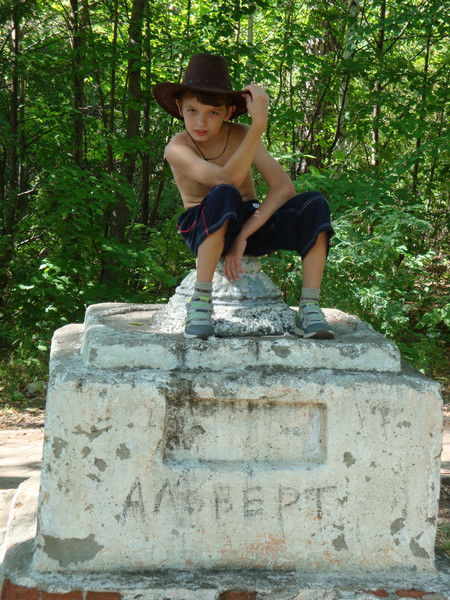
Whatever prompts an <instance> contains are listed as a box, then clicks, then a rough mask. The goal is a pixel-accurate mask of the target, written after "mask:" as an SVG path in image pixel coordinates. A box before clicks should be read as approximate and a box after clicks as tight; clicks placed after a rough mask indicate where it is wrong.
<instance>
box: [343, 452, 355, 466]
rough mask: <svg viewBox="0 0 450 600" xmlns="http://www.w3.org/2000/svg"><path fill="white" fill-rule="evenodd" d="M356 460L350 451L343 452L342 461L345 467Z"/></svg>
mask: <svg viewBox="0 0 450 600" xmlns="http://www.w3.org/2000/svg"><path fill="white" fill-rule="evenodd" d="M355 462H356V460H355V458H354V456H353V454H352V453H351V452H344V463H345V466H346V467H351V466H352V465H354V464H355Z"/></svg>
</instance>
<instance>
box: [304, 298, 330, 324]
mask: <svg viewBox="0 0 450 600" xmlns="http://www.w3.org/2000/svg"><path fill="white" fill-rule="evenodd" d="M298 312H299V316H300V318H301V319H302V320H303V319H304V320H305V322H306V323H308V325H312V324H313V323H323V322H326V321H325V315H324V314H323V312H322V309H321V308H320V306H319V305H318V304H316V303H315V302H311V303H310V302H308V303H307V304H306V303H305V304H302V305H301V306H300V308H299V311H298Z"/></svg>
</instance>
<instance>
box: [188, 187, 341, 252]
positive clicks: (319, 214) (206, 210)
mask: <svg viewBox="0 0 450 600" xmlns="http://www.w3.org/2000/svg"><path fill="white" fill-rule="evenodd" d="M258 206H259V202H258V200H249V201H247V202H243V201H242V196H241V194H240V192H239V190H238V189H237V188H235V187H233V186H232V185H226V184H221V185H217V186H215V187H214V188H212V190H211V191H210V192H209V193H208V194H207V195H206V196H205V197H204V198H203V200H202V201H201V203H200V204H199V205H197V206H192V207H191V208H188V209H187V210H185V211H184V212H183V213H181V215H179V217H178V220H177V229H178V233H179V234H180V235H182V236H183V239H184V241H185V243H186V244H187V246H188V247H189V248H190V249H191V251H192V252H193V254H195V256H197V252H198V247H199V246H200V244H201V243H202V242H203V241H204V239H205V238H206V236H208V235H210V234H211V233H214V231H217V230H218V229H220V228H221V227H222V225H223V224H224V222H225V221H226V220H227V219H229V224H228V228H227V231H226V234H225V244H224V249H223V252H222V256H224V255H225V254H226V253H227V252H228V250H229V248H230V246H231V245H232V243H233V241H234V240H235V238H236V236H237V235H238V233H239V232H240V231H241V228H242V225H243V224H244V223H245V221H246V220H247V219H248V218H249V217H251V215H252V214H253V213H254V212H255V211H256V209H257V208H258ZM321 231H326V232H327V234H328V235H327V242H328V243H327V256H328V252H329V249H330V239H331V236H332V235H333V234H334V230H333V227H332V226H331V217H330V209H329V206H328V202H327V199H326V198H325V196H324V195H323V194H322V193H321V192H316V191H308V192H302V193H301V194H297V195H296V196H294V197H293V198H291V199H290V200H288V201H287V202H285V204H283V205H282V206H281V207H280V208H279V209H278V210H276V211H275V212H274V213H273V215H271V216H270V217H269V219H268V220H267V221H266V222H265V223H264V225H262V226H261V227H260V228H259V229H258V230H257V231H255V232H254V233H252V235H250V236H249V237H248V239H247V246H246V248H245V252H244V254H248V255H250V256H262V255H264V254H270V253H271V252H273V251H274V250H296V251H297V252H298V253H299V254H300V256H301V257H302V258H303V257H304V256H305V255H306V254H307V253H308V251H309V250H310V249H311V248H312V246H314V244H315V243H316V240H317V236H318V235H319V233H320V232H321Z"/></svg>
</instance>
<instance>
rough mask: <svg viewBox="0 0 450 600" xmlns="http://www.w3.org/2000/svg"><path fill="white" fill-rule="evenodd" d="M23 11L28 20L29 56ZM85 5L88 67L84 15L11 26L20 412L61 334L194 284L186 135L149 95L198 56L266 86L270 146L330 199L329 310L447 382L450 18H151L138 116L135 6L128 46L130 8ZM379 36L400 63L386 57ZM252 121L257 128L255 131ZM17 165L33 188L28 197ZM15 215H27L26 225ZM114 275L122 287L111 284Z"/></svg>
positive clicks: (7, 178) (1, 20)
mask: <svg viewBox="0 0 450 600" xmlns="http://www.w3.org/2000/svg"><path fill="white" fill-rule="evenodd" d="M11 6H15V7H16V9H17V10H18V11H19V12H18V13H17V14H18V15H19V14H20V15H21V23H20V28H19V32H20V36H21V37H20V39H19V46H20V48H19V52H18V53H16V52H15V50H14V47H13V44H12V36H11V18H12V15H11ZM86 8H87V10H88V11H89V20H88V26H86V27H84V28H82V35H81V36H80V39H79V40H78V41H79V42H80V45H79V47H78V48H77V50H76V51H75V49H74V43H73V39H71V38H72V36H73V31H74V29H73V22H71V19H72V16H71V14H70V6H69V5H68V6H67V7H65V6H63V5H62V4H60V3H54V2H50V3H48V2H43V1H42V0H24V2H21V3H17V2H16V3H12V4H11V3H10V5H9V6H8V7H7V6H6V5H5V7H3V8H1V9H0V34H1V38H2V40H3V42H4V43H2V52H1V53H0V72H1V73H2V75H1V77H2V81H1V84H0V200H1V203H0V231H1V233H2V236H1V237H0V265H1V266H0V279H1V284H2V286H3V288H4V289H3V290H2V292H3V293H2V297H1V302H0V347H1V348H2V350H3V354H4V360H3V362H0V376H1V377H2V379H3V381H4V382H5V383H4V384H3V393H4V395H5V397H6V399H7V400H5V401H8V402H10V403H12V404H20V403H26V402H27V401H28V400H27V397H26V394H25V393H24V391H23V385H24V382H26V381H29V380H32V379H39V380H42V379H45V375H46V370H47V364H48V354H49V349H50V343H51V337H52V334H53V331H54V330H55V329H57V328H59V327H61V326H63V325H65V324H68V323H73V322H78V323H79V322H81V321H82V320H83V317H84V311H85V309H86V307H87V306H89V305H90V304H95V303H98V302H110V301H119V302H140V303H142V302H143V303H157V302H166V301H167V300H168V298H169V297H170V296H171V295H172V294H173V292H174V289H175V287H176V285H177V284H178V283H180V282H181V280H182V279H183V277H184V276H185V275H186V274H187V273H188V271H189V270H190V269H193V268H195V260H194V257H193V256H192V255H191V254H190V252H189V250H188V249H187V247H186V246H185V245H184V243H183V241H182V240H181V239H180V236H178V235H177V233H176V227H175V221H176V217H177V215H178V214H179V213H180V212H181V210H182V205H181V200H180V198H179V195H178V192H177V190H176V188H175V186H174V184H173V181H172V175H171V173H170V170H169V169H168V168H167V166H166V167H164V165H163V148H164V144H165V142H166V140H167V139H168V137H170V136H171V135H173V134H174V133H176V132H177V131H180V130H181V129H182V123H181V122H175V123H172V124H171V119H170V117H169V116H168V115H166V114H165V113H164V112H163V111H162V110H161V109H160V108H159V106H157V105H156V103H155V102H154V99H153V97H152V94H151V89H152V86H153V85H154V84H155V83H157V82H160V81H178V80H179V77H180V73H181V72H182V71H183V69H184V68H185V66H186V64H187V61H188V59H189V56H190V55H191V54H192V53H193V52H199V51H208V52H212V53H219V54H222V55H223V56H225V58H226V59H227V61H228V64H229V66H230V72H231V76H232V79H233V83H234V87H235V88H236V89H239V87H243V86H244V85H246V84H248V83H249V82H250V81H252V80H254V81H257V82H259V83H261V84H262V85H263V86H264V87H265V88H266V89H267V91H268V94H269V97H270V99H271V103H270V113H269V116H270V119H269V125H268V130H267V132H266V135H265V140H264V141H265V142H266V144H267V146H268V148H269V150H270V152H271V153H272V154H273V155H274V156H275V157H277V158H278V159H279V161H280V163H281V164H282V165H283V167H284V168H285V169H286V170H287V171H288V172H289V173H290V175H291V178H292V179H293V180H294V185H295V187H296V189H297V190H298V191H303V190H314V189H319V190H321V191H322V192H323V193H324V194H325V195H326V196H327V198H328V199H329V202H330V206H331V211H332V216H333V224H334V228H335V236H334V238H333V240H332V246H331V250H330V254H329V261H328V265H327V268H326V272H325V280H324V284H323V288H322V290H323V291H322V300H323V304H324V305H326V306H334V307H337V308H339V309H341V310H345V311H349V312H353V313H356V314H358V315H359V316H360V317H361V318H363V319H366V320H368V321H369V322H370V323H371V324H372V325H373V326H374V327H375V328H376V329H378V330H379V331H381V332H382V333H384V334H385V335H387V336H389V337H390V338H392V339H393V340H395V341H396V343H398V345H399V346H400V349H401V351H402V354H403V356H404V357H405V358H407V359H408V360H410V361H411V362H412V363H413V364H414V365H415V366H416V367H418V368H419V369H421V370H423V371H424V372H425V373H427V374H429V375H431V376H434V377H438V378H441V380H442V381H443V382H445V381H446V380H445V377H444V376H442V373H443V372H444V371H445V364H446V363H445V351H446V346H447V344H448V328H449V320H450V317H449V310H450V309H449V304H448V297H449V294H448V291H449V283H448V273H449V266H450V265H449V262H448V254H449V253H448V250H449V248H448V241H446V240H448V231H449V224H450V223H449V220H450V213H449V211H448V181H449V177H448V174H449V173H448V164H449V162H448V150H449V140H448V134H447V132H446V130H445V127H444V124H445V123H447V122H448V108H447V105H446V98H447V95H448V76H447V74H446V73H447V70H446V69H445V66H446V63H447V61H448V56H447V54H448V50H447V45H446V40H447V39H448V23H449V20H448V18H447V14H446V12H447V10H448V9H446V6H445V3H442V2H440V1H439V0H431V1H430V2H428V3H427V4H426V5H423V3H421V2H419V1H418V0H412V2H411V1H408V2H407V1H406V0H400V1H399V2H396V3H393V4H392V5H391V6H390V8H389V11H388V14H387V15H386V16H385V19H384V21H383V20H382V19H381V15H380V7H379V5H378V3H366V4H364V5H361V4H360V5H359V11H360V12H359V13H358V15H354V14H353V13H352V12H350V11H349V5H348V4H347V3H342V2H341V3H339V2H338V3H336V2H331V3H330V2H320V1H319V2H315V3H312V2H309V1H308V2H306V3H304V2H299V1H298V0H292V1H291V0H289V1H286V0H275V1H274V2H268V1H267V0H251V1H240V2H237V3H236V2H231V3H230V2H225V1H224V0H220V1H219V2H211V1H210V0H192V2H182V1H181V0H174V1H173V2H170V3H167V2H163V1H162V0H155V1H154V2H152V3H145V15H144V17H145V18H144V23H143V40H144V43H143V54H142V57H141V60H140V63H139V64H140V66H141V79H140V82H141V83H140V84H141V95H140V99H139V102H138V103H137V104H136V103H133V102H130V98H129V95H128V92H129V87H128V86H129V82H130V77H129V76H130V73H129V71H128V46H129V40H128V33H129V26H130V15H131V11H130V3H129V2H128V3H127V2H124V0H119V2H118V14H117V23H118V35H117V40H116V42H117V43H116V46H115V47H113V35H114V15H113V10H114V8H113V4H111V5H109V4H108V3H106V4H105V3H87V4H86V6H85V7H83V10H85V9H86ZM80 16H82V15H80ZM81 21H83V19H81ZM250 25H252V29H251V27H250ZM381 27H383V28H384V29H383V30H381ZM381 34H383V35H381ZM381 39H384V45H383V47H380V45H379V44H378V43H375V40H381ZM136 51H137V49H136V48H134V47H133V52H134V53H135V52H136ZM428 51H429V52H428ZM427 52H428V53H427ZM75 58H77V59H79V62H78V63H76V61H75ZM75 65H77V66H76V69H77V70H76V71H75ZM16 68H17V75H18V79H17V81H18V82H19V86H18V89H20V94H19V96H18V98H17V107H18V108H17V114H16V116H17V121H18V134H17V136H16V135H15V134H14V133H13V129H12V124H13V122H14V119H13V118H12V111H13V107H14V102H13V100H14V99H13V87H14V86H13V85H12V82H13V81H14V75H15V71H14V70H15V69H16ZM113 72H114V78H113ZM75 81H78V82H83V83H84V86H83V94H84V97H83V99H82V100H80V99H77V100H75V97H74V82H75ZM113 83H114V85H115V89H114V104H113V99H112V86H113ZM2 84H3V85H2ZM77 103H80V104H77ZM130 106H132V107H133V108H135V109H141V110H142V115H141V117H142V118H141V121H140V132H139V135H138V136H134V137H128V136H127V117H128V114H127V109H128V108H129V107H130ZM375 109H376V110H375ZM77 118H79V119H81V121H82V125H83V136H82V137H83V139H82V145H83V152H82V160H81V161H80V164H76V163H75V159H74V156H75V148H74V139H75V137H74V130H75V123H76V119H77ZM110 118H112V123H111V124H112V127H110ZM240 120H241V121H242V122H245V123H249V122H250V118H249V117H248V116H243V117H242V118H241V119H240ZM78 150H79V148H78ZM15 153H17V156H19V157H20V176H19V175H16V177H17V180H16V181H13V180H12V177H13V174H12V168H11V165H12V163H13V162H14V160H13V157H14V155H15ZM131 155H135V156H136V170H135V174H134V179H133V183H132V184H129V183H128V181H126V180H125V178H124V177H123V176H121V175H120V173H121V172H123V169H122V167H123V164H124V162H123V161H124V157H125V156H126V157H129V156H131ZM144 160H147V161H148V174H147V175H145V170H144V167H143V165H144ZM110 171H111V172H110ZM162 176H164V179H162ZM145 178H146V179H145ZM19 179H20V186H19V187H20V189H17V183H18V180H19ZM161 181H163V185H162V186H161V189H160V184H161ZM255 182H256V185H257V192H258V196H259V198H260V199H263V198H264V194H265V191H266V188H265V185H264V182H263V181H262V178H261V177H260V176H259V175H256V176H255ZM144 184H148V192H145V193H144V189H145V185H144ZM30 190H31V191H32V193H30V194H29V195H27V193H28V192H29V191H30ZM33 190H34V191H33ZM17 191H19V192H20V193H21V194H23V193H25V195H21V196H17ZM160 191H161V194H160V195H159V193H160ZM146 193H148V198H149V201H148V207H147V208H148V212H149V214H152V211H153V210H155V220H154V222H152V224H151V225H149V224H147V222H146V219H145V218H144V214H143V208H142V207H143V204H144V203H145V201H146V197H145V194H146ZM156 198H158V203H159V204H158V206H156V202H157V201H156ZM118 199H121V201H122V202H123V203H124V205H125V207H126V211H127V227H126V231H125V239H124V240H123V241H120V242H119V241H118V240H117V239H115V238H114V237H112V236H111V235H110V232H109V229H108V226H109V224H110V221H111V218H110V217H111V211H113V210H114V208H115V206H116V203H117V200H118ZM16 204H17V205H16ZM12 209H14V210H15V209H17V210H16V215H15V219H13V226H12V227H11V226H10V224H9V222H8V219H9V217H10V213H9V211H10V210H12ZM109 259H113V260H114V262H115V263H116V264H117V265H118V267H120V269H121V273H123V277H121V278H118V279H117V280H115V281H111V282H109V283H102V274H103V273H104V270H105V265H106V263H107V262H108V260H109ZM263 263H264V269H265V270H266V272H267V273H268V274H269V275H270V276H271V277H272V278H273V279H274V281H275V283H276V284H277V285H278V286H279V287H280V289H282V290H283V293H284V296H285V299H286V301H287V302H288V303H289V304H296V303H297V302H298V295H299V290H300V288H301V260H300V258H299V257H298V256H295V255H294V254H293V253H289V252H283V251H279V252H276V253H274V254H273V255H271V256H268V257H265V258H264V259H263Z"/></svg>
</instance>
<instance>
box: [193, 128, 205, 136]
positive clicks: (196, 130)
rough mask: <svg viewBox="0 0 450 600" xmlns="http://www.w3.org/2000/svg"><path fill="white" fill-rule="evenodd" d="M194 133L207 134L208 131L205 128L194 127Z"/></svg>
mask: <svg viewBox="0 0 450 600" xmlns="http://www.w3.org/2000/svg"><path fill="white" fill-rule="evenodd" d="M194 133H196V134H197V135H206V134H207V133H208V132H207V131H204V130H203V129H194Z"/></svg>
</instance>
